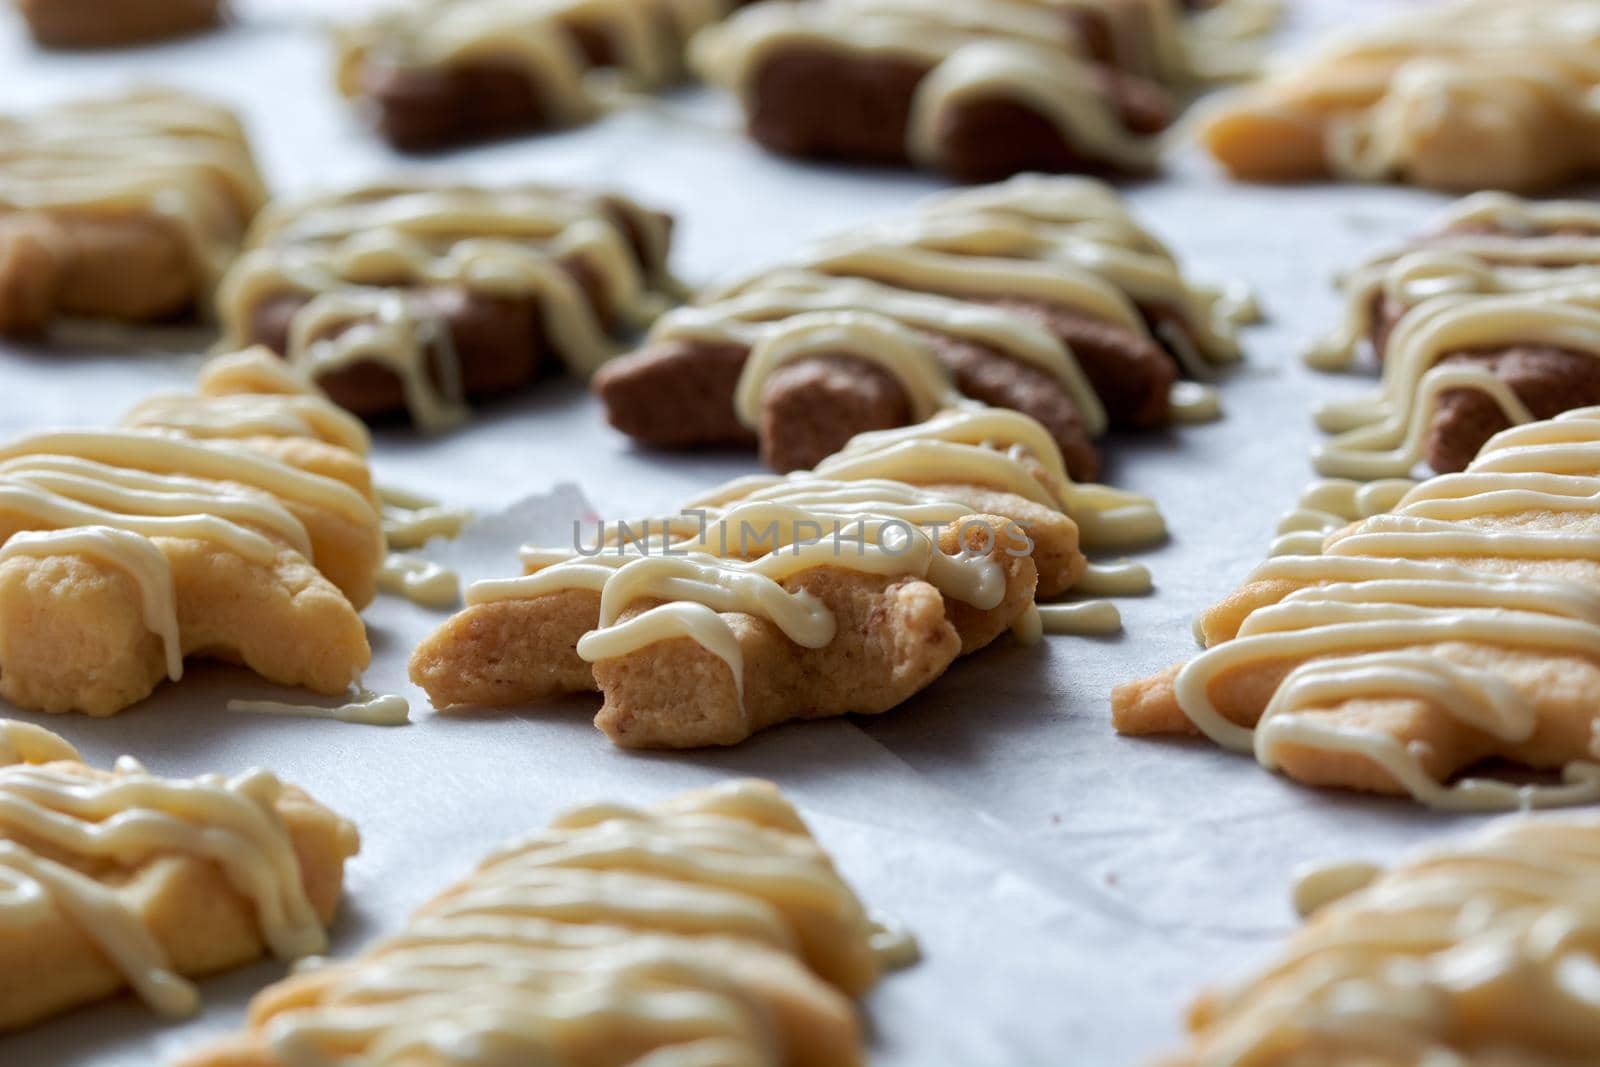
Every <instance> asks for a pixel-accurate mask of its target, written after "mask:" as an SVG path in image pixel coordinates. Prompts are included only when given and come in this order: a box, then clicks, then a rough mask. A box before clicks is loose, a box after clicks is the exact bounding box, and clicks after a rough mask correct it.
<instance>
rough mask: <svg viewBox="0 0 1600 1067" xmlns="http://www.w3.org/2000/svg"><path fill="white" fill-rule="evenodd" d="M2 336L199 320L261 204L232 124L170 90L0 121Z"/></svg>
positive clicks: (223, 114)
mask: <svg viewBox="0 0 1600 1067" xmlns="http://www.w3.org/2000/svg"><path fill="white" fill-rule="evenodd" d="M0 189H3V190H4V191H3V192H0V333H11V334H26V333H37V332H39V331H41V330H43V329H45V328H46V327H48V326H49V325H50V323H51V322H52V321H54V320H55V319H57V318H59V317H74V318H89V319H113V320H117V321H120V322H129V323H142V322H153V321H158V320H163V319H171V318H176V317H178V316H181V315H186V314H187V315H196V314H199V315H205V314H208V313H209V311H210V307H211V294H212V290H213V288H214V287H215V286H216V284H217V282H218V281H219V280H220V279H221V277H222V272H223V271H224V270H225V269H226V268H227V266H228V264H229V263H230V262H231V261H232V259H233V257H234V255H235V254H236V253H237V252H238V249H239V245H240V243H241V242H242V241H243V239H244V233H245V228H246V227H247V226H248V225H249V222H250V219H251V217H252V216H253V215H254V214H255V212H256V210H257V208H259V207H260V206H261V204H262V203H263V202H264V201H265V199H266V195H265V191H264V189H263V188H262V184H261V178H260V176H259V175H258V174H257V172H256V167H255V162H254V160H253V158H252V157H251V154H250V147H249V145H248V143H247V142H246V140H245V135H244V131H243V129H242V127H241V126H240V125H239V120H238V119H237V118H235V117H234V115H233V113H232V112H230V111H228V110H227V109H225V108H222V107H220V106H218V105H216V104H213V103H210V102H209V101H205V100H202V99H199V98H197V97H194V96H191V95H189V94H187V93H181V92H177V91H175V90H168V89H144V90H139V91H136V92H130V93H127V94H125V95H123V96H120V97H110V98H107V99H103V100H86V101H78V102H74V103H68V104H63V105H59V106H57V107H54V108H51V109H49V110H46V111H41V112H38V113H37V114H33V115H28V116H25V117H0Z"/></svg>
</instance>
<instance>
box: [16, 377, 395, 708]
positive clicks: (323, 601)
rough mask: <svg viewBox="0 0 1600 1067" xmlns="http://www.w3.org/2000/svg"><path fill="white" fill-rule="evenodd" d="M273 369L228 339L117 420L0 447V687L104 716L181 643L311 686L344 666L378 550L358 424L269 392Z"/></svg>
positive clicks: (361, 631)
mask: <svg viewBox="0 0 1600 1067" xmlns="http://www.w3.org/2000/svg"><path fill="white" fill-rule="evenodd" d="M278 371H279V368H278V364H277V361H276V360H274V359H273V358H272V357H271V356H270V355H268V354H266V353H265V352H260V351H257V352H251V353H243V354H240V355H238V356H235V357H231V358H229V359H224V360H222V361H220V362H218V363H216V364H213V365H212V367H211V368H210V369H209V370H208V372H207V373H206V374H205V375H204V376H203V377H202V380H201V383H200V390H199V392H198V393H197V394H196V395H194V396H186V397H164V398H157V399H156V400H153V401H150V402H147V403H145V404H143V405H140V406H139V407H138V408H136V409H135V410H134V411H133V412H132V413H131V414H130V416H129V424H128V425H127V426H125V427H123V428H119V429H115V430H62V431H46V432H41V433H35V434H31V435H29V436H26V437H23V438H21V439H20V440H17V441H15V442H12V443H11V444H9V445H6V446H4V447H0V545H3V547H0V695H3V696H4V697H5V698H6V699H8V700H10V701H12V702H13V703H15V704H17V705H19V706H22V707H26V708H31V709H34V710H39V711H55V712H64V711H80V712H85V713H87V714H90V715H102V716H103V715H112V714H115V713H117V712H119V711H121V710H123V709H124V708H126V707H128V706H129V705H131V704H134V703H136V702H138V701H139V700H142V699H144V697H146V696H148V695H149V694H150V692H151V691H152V690H153V689H154V688H155V687H156V686H157V685H158V684H159V683H160V682H161V681H162V680H163V679H171V680H174V681H176V680H178V679H179V678H181V677H182V674H183V667H184V660H185V658H186V657H187V656H189V655H203V656H209V657H213V658H221V659H225V660H228V661H232V662H238V663H241V664H243V665H244V666H246V667H249V668H250V669H251V670H253V671H255V672H256V673H257V674H260V675H262V676H263V677H265V678H267V679H269V680H271V681H275V682H279V683H281V684H284V685H291V686H303V687H305V688H308V689H312V690H315V691H317V692H319V693H329V694H335V693H342V692H344V691H345V690H346V689H348V688H349V686H350V685H351V684H352V683H354V682H355V681H356V679H357V678H358V677H359V675H360V672H361V671H362V670H363V669H364V668H365V667H366V665H367V662H368V660H369V659H370V656H371V652H370V649H369V647H368V644H367V636H366V630H365V627H364V626H363V625H362V622H361V619H360V617H359V615H358V614H357V611H358V609H359V608H361V607H364V606H365V605H366V604H367V602H368V601H370V600H371V599H372V596H373V595H374V592H375V588H376V580H377V578H376V576H377V571H378V568H379V566H380V565H381V563H382V561H383V552H384V544H383V533H382V529H381V526H380V519H379V513H378V507H377V503H376V500H375V498H374V495H373V491H372V486H371V477H370V474H369V472H368V470H367V466H366V461H365V458H364V456H362V455H361V454H360V452H359V451H357V450H355V449H354V448H353V447H352V446H354V445H361V446H363V447H364V445H365V431H364V429H363V428H362V427H361V426H360V424H359V423H357V422H355V420H353V419H350V418H349V417H348V416H346V415H344V414H343V413H342V412H340V411H339V410H338V409H337V408H335V407H333V405H331V404H330V403H329V402H328V401H327V400H325V399H322V398H319V397H315V396H312V395H310V394H306V393H300V394H288V393H281V392H272V391H270V390H272V389H275V388H280V387H283V386H284V385H285V384H286V383H285V380H284V378H283V376H282V375H281V374H279V373H278ZM256 382H265V383H266V384H265V385H259V386H258V385H255V384H253V383H256ZM254 388H264V389H267V390H269V391H267V392H260V393H258V392H254V391H251V390H252V389H254ZM301 388H302V389H304V386H302V387H301Z"/></svg>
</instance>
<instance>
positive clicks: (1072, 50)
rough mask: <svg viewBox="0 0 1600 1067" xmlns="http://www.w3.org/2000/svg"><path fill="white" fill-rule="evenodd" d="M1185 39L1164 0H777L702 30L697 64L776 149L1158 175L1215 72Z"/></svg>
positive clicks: (935, 165) (946, 164) (1179, 10)
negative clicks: (1163, 140) (1190, 97)
mask: <svg viewBox="0 0 1600 1067" xmlns="http://www.w3.org/2000/svg"><path fill="white" fill-rule="evenodd" d="M1213 21H1214V24H1216V20H1213ZM1241 25H1242V24H1241ZM1189 32H1190V23H1189V20H1188V19H1187V18H1186V12H1185V9H1184V6H1183V5H1182V4H1180V3H1175V2H1168V0H1151V2H1145V3H1117V2H1093V3H1081V4H1071V5H1063V6H1061V7H1059V8H1054V9H1049V10H1046V9H1045V8H1042V7H1040V6H1038V5H1034V4H1027V3H1015V2H1009V0H983V2H981V3H964V4H950V3H945V2H943V0H823V2H820V3H805V4H794V3H787V2H782V0H771V2H767V3H759V4H755V5H752V6H751V7H748V8H745V9H744V10H742V11H740V12H737V13H736V14H734V15H733V16H732V17H731V18H729V19H727V20H726V21H724V22H722V23H720V24H718V25H715V26H712V27H710V28H708V29H706V30H704V31H702V32H701V34H700V35H699V36H698V37H697V38H696V39H695V41H694V42H693V46H692V49H691V57H692V62H693V65H694V67H695V69H696V70H697V72H699V73H700V74H701V75H702V76H703V77H705V79H706V80H707V81H709V82H712V83H713V84H716V85H719V86H721V87H722V88H725V89H728V90H730V91H731V92H733V93H736V94H737V95H738V97H739V99H740V102H741V104H742V105H743V108H744V113H745V116H746V126H747V129H748V131H749V133H750V136H751V137H752V138H754V139H755V140H756V141H757V142H759V143H760V144H761V145H763V146H764V147H766V148H768V149H771V150H772V151H775V152H779V153H782V154H784V155H791V156H801V157H805V158H812V159H838V160H845V161H850V162H858V163H874V164H889V165H900V166H906V165H911V166H917V167H922V168H926V169H930V170H937V171H942V172H944V173H946V174H949V175H951V176H952V177H954V178H956V179H958V180H961V181H973V182H981V181H995V180H998V179H1001V178H1006V177H1010V176H1011V175H1014V174H1020V173H1024V172H1028V171H1042V172H1052V173H1070V172H1107V171H1109V172H1117V173H1145V172H1149V171H1151V170H1153V169H1155V166H1156V161H1157V156H1158V144H1159V135H1160V134H1161V133H1162V132H1163V131H1164V130H1166V129H1167V127H1168V126H1169V125H1170V124H1171V122H1172V120H1173V118H1174V116H1175V114H1176V112H1177V109H1178V104H1179V97H1180V96H1181V95H1182V94H1183V93H1185V92H1186V91H1188V90H1189V89H1190V88H1192V87H1193V86H1194V85H1195V84H1196V83H1197V82H1199V81H1201V80H1203V74H1202V72H1201V70H1200V69H1199V68H1198V66H1197V65H1196V61H1195V59H1194V57H1195V56H1197V55H1204V54H1206V53H1207V52H1209V51H1210V49H1206V48H1204V47H1201V46H1199V44H1198V42H1197V41H1191V40H1190V39H1189Z"/></svg>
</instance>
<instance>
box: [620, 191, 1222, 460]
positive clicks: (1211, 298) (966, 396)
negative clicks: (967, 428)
mask: <svg viewBox="0 0 1600 1067" xmlns="http://www.w3.org/2000/svg"><path fill="white" fill-rule="evenodd" d="M1250 312H1251V309H1250V307H1249V304H1248V301H1247V300H1246V299H1244V298H1243V297H1242V296H1241V294H1240V293H1238V292H1237V291H1228V292H1224V291H1221V290H1216V289H1212V288H1208V287H1205V286H1202V285H1199V284H1196V283H1193V282H1191V281H1189V280H1188V279H1187V278H1186V277H1185V275H1184V274H1183V272H1182V270H1181V269H1180V267H1179V266H1178V264H1177V261H1176V260H1175V259H1174V258H1173V256H1172V255H1171V253H1170V252H1169V251H1168V250H1167V249H1166V248H1165V247H1164V246H1163V245H1162V244H1161V243H1160V242H1159V241H1158V240H1157V239H1156V238H1155V237H1154V236H1152V235H1151V234H1150V233H1148V232H1147V231H1146V230H1145V229H1143V228H1142V227H1141V226H1140V225H1139V224H1138V223H1137V221H1136V220H1134V219H1133V218H1132V217H1131V216H1130V215H1129V214H1128V212H1127V211H1126V209H1125V208H1124V206H1123V204H1122V202H1121V200H1120V199H1119V198H1118V197H1117V195H1116V194H1115V193H1114V192H1113V191H1112V190H1111V189H1110V188H1109V187H1108V186H1105V185H1102V184H1100V183H1098V182H1094V181H1092V180H1089V179H1083V178H1040V177H1026V178H1019V179H1014V180H1013V181H1011V182H1008V183H1005V184H1002V185H997V186H992V187H986V188H982V189H976V190H972V191H969V192H965V193H961V194H957V195H953V196H946V197H943V198H940V199H937V200H934V201H932V202H930V203H928V204H927V205H925V206H924V208H923V209H922V210H921V211H920V212H919V213H917V214H916V215H913V216H912V217H910V218H907V219H901V220H894V221H889V222H884V223H881V224H877V225H868V226H864V227H861V228H858V229H857V230H856V231H853V232H852V233H850V234H847V235H843V236H840V237H838V238H835V239H832V240H828V241H824V242H822V243H820V244H818V245H817V246H815V247H813V248H811V249H808V250H806V251H804V252H802V253H801V254H799V255H797V256H795V257H793V258H792V259H791V260H789V261H788V262H784V263H781V264H780V265H779V266H777V267H775V268H772V269H769V270H766V271H762V272H760V273H757V274H754V275H752V276H750V277H747V278H743V279H740V280H738V281H736V282H734V283H732V284H729V285H726V286H722V287H719V288H716V289H713V290H710V291H708V292H706V293H704V294H702V296H701V297H700V299H699V300H698V301H697V302H696V304H695V305H693V306H690V307H686V308H681V309H678V310H676V311H673V312H670V313H668V314H667V315H665V316H663V317H662V318H661V319H660V320H659V321H658V322H657V323H656V325H655V327H654V328H653V329H652V331H651V333H650V335H649V338H648V340H647V342H646V345H645V347H644V348H643V349H642V350H641V351H640V352H638V353H635V354H633V355H630V356H625V357H623V358H620V359H617V360H614V361H612V362H610V363H608V364H607V365H606V366H605V367H603V368H602V369H601V371H600V372H599V373H598V374H597V375H596V377H595V380H594V386H595V391H596V393H597V394H598V395H599V397H600V399H601V401H602V403H603V404H604V405H605V408H606V416H607V419H608V420H609V421H610V422H611V424H612V425H613V426H615V427H616V428H617V429H619V430H621V431H622V432H623V433H626V434H628V435H629V436H631V437H634V438H635V439H637V440H639V441H642V442H644V443H647V444H651V445H656V446H662V447H674V448H678V447H688V446H696V445H730V444H732V445H741V444H746V445H747V444H749V443H751V442H754V443H756V444H757V445H758V446H759V447H760V450H761V452H762V456H763V458H764V459H765V460H766V461H767V462H768V464H769V465H770V466H772V467H774V468H775V469H777V470H779V471H788V470H800V469H805V468H808V467H811V466H814V465H815V464H816V463H818V462H819V461H820V460H822V459H823V458H824V457H825V456H827V455H830V454H831V453H833V452H835V451H837V450H838V449H839V448H840V447H841V446H842V445H843V444H844V443H845V442H846V441H847V440H849V439H850V438H851V437H853V436H854V435H856V434H858V433H862V432H865V431H869V430H880V429H890V428H894V427H897V426H904V425H908V424H911V423H914V422H918V421H921V420H923V419H926V418H928V417H929V416H931V415H932V414H934V413H935V412H937V411H940V410H945V409H948V408H950V407H952V406H957V405H959V404H961V403H964V402H966V401H971V400H975V401H980V402H982V403H984V404H988V405H992V406H999V407H1008V408H1013V409H1015V410H1018V411H1022V412H1025V413H1026V414H1028V415H1030V416H1032V417H1033V418H1035V419H1037V420H1038V421H1039V422H1041V423H1042V424H1044V425H1045V426H1046V427H1048V428H1049V429H1050V431H1051V434H1052V436H1053V437H1054V438H1055V441H1056V445H1057V447H1059V448H1060V450H1061V451H1062V452H1063V454H1064V455H1065V456H1066V458H1067V464H1068V469H1069V471H1070V472H1071V474H1072V476H1073V477H1074V478H1077V479H1079V480H1085V481H1087V480H1092V479H1093V478H1094V477H1096V476H1097V474H1098V472H1099V467H1100V457H1099V453H1098V451H1097V449H1096V447H1095V445H1094V443H1093V442H1094V439H1095V438H1097V437H1099V436H1100V435H1102V434H1103V433H1104V432H1105V431H1106V430H1107V429H1108V428H1121V429H1141V428H1150V427H1154V426H1161V425H1165V424H1167V423H1168V422H1170V421H1172V420H1173V419H1174V418H1180V417H1183V416H1184V415H1185V414H1186V413H1187V412H1186V411H1185V410H1184V409H1183V405H1181V404H1180V405H1179V410H1176V411H1175V410H1174V405H1173V401H1172V397H1173V395H1174V388H1173V387H1174V383H1175V382H1176V380H1177V378H1178V376H1179V374H1180V373H1181V372H1187V373H1188V374H1190V375H1191V376H1208V375H1209V374H1211V373H1212V368H1213V367H1214V366H1215V365H1217V364H1223V363H1229V362H1232V361H1234V360H1236V359H1238V357H1239V348H1238V344H1237V340H1236V336H1235V335H1236V332H1237V326H1238V324H1239V322H1241V321H1243V320H1245V319H1247V318H1248V317H1249V315H1250ZM1178 395H1179V396H1180V397H1183V396H1187V395H1188V394H1186V393H1179V394H1178Z"/></svg>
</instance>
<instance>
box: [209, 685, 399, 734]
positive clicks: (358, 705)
mask: <svg viewBox="0 0 1600 1067" xmlns="http://www.w3.org/2000/svg"><path fill="white" fill-rule="evenodd" d="M228 710H229V711H238V712H246V713H248V714H252V715H286V716H292V717H297V718H302V719H334V720H337V721H339V722H349V723H356V724H358V725H362V726H404V725H406V724H407V723H409V722H410V721H411V705H410V704H409V703H408V702H407V701H406V698H405V697H402V696H398V695H396V694H393V693H374V692H373V691H372V690H370V689H362V690H360V691H359V692H358V693H356V698H355V699H354V700H352V701H349V702H348V703H344V704H339V705H336V706H334V707H331V708H330V707H324V706H323V705H320V704H295V703H285V702H282V701H276V700H230V701H228Z"/></svg>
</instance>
